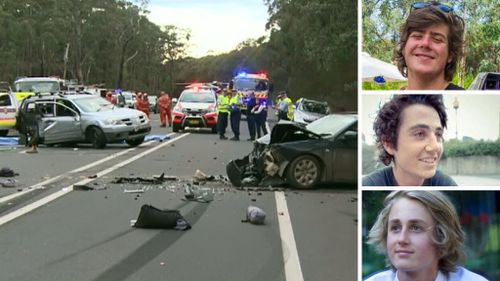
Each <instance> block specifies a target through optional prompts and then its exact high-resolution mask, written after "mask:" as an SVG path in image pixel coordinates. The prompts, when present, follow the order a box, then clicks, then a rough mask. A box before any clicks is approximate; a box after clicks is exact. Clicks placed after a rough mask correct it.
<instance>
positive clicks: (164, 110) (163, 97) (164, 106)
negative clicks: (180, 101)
mask: <svg viewBox="0 0 500 281" xmlns="http://www.w3.org/2000/svg"><path fill="white" fill-rule="evenodd" d="M171 104H172V100H171V99H170V96H169V95H168V94H166V93H165V92H164V91H161V92H160V98H158V107H159V109H160V127H165V126H166V125H167V120H168V126H169V127H172V112H171V110H170V106H171Z"/></svg>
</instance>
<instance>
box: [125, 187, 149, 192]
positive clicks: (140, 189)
mask: <svg viewBox="0 0 500 281" xmlns="http://www.w3.org/2000/svg"><path fill="white" fill-rule="evenodd" d="M144 190H145V188H139V189H125V190H123V192H125V193H144Z"/></svg>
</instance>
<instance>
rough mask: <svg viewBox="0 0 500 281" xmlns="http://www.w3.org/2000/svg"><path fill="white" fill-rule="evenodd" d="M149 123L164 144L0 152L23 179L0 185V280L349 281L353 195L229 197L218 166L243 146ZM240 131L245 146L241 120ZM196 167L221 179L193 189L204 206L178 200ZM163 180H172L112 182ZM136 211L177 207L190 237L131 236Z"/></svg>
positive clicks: (289, 192)
mask: <svg viewBox="0 0 500 281" xmlns="http://www.w3.org/2000/svg"><path fill="white" fill-rule="evenodd" d="M157 119H158V115H153V131H152V134H158V135H165V134H168V135H169V136H170V139H169V140H166V141H163V142H145V143H143V144H142V145H141V146H139V147H137V148H129V147H128V146H127V145H125V144H116V145H110V146H108V147H107V148H106V149H103V150H97V149H93V148H90V146H88V145H77V146H75V147H73V146H71V147H59V146H55V147H45V146H41V147H40V152H39V153H38V154H31V155H30V154H26V153H24V150H25V149H24V147H21V146H18V147H14V148H2V150H0V166H1V167H10V168H12V169H13V170H14V171H16V172H18V173H19V175H18V176H16V177H15V179H16V180H17V183H16V187H10V188H5V187H4V188H0V248H1V249H2V251H1V253H0V267H1V269H2V270H0V280H2V281H10V280H12V281H14V280H15V281H22V280H30V281H32V280H38V281H44V280H46V281H54V280H80V281H85V280H92V281H105V280H106V281H113V280H117V281H118V280H141V281H147V280H190V281H191V280H207V281H210V280H213V281H222V280H227V281H240V280H241V281H245V280H255V281H262V280H269V281H271V280H280V281H281V280H283V281H285V280H286V281H292V280H297V281H301V280H306V281H324V280H339V281H345V280H356V278H357V265H356V264H357V191H356V190H354V189H343V188H341V187H336V186H329V187H324V188H321V189H318V190H313V191H301V190H294V189H287V188H283V189H272V190H264V191H262V190H258V189H248V190H247V189H245V190H237V189H235V188H233V187H231V186H230V185H229V184H228V183H227V182H226V181H224V176H225V165H226V163H227V162H229V161H230V160H233V159H235V158H240V157H243V156H245V155H247V154H248V153H249V152H250V151H251V150H252V143H251V142H248V141H239V142H234V141H221V140H219V139H218V136H217V135H215V134H211V133H210V131H209V130H188V131H186V132H181V133H176V134H175V133H172V132H171V130H170V128H160V127H159V124H158V120H157ZM270 125H271V126H272V123H271V124H270ZM229 131H230V129H229ZM241 131H242V135H241V139H242V140H245V139H247V138H248V137H249V136H248V130H247V127H246V126H245V122H244V121H242V125H241ZM14 134H15V132H14ZM227 135H228V136H231V133H228V134H227ZM196 170H200V171H202V172H203V173H205V174H206V175H214V176H215V178H216V179H217V180H215V181H210V182H201V183H199V185H193V187H194V188H196V189H203V190H208V191H209V192H213V194H214V200H213V201H211V202H209V203H201V202H196V201H186V200H183V199H185V188H186V186H187V185H188V184H193V175H194V174H195V172H196ZM161 173H165V175H168V176H175V177H176V180H172V181H165V182H163V183H160V184H154V183H120V184H118V183H113V181H114V180H115V179H116V178H119V177H127V178H132V177H143V178H151V177H152V176H153V175H159V174H161ZM75 186H80V187H83V188H85V187H86V188H92V190H81V189H74V187H75ZM137 189H141V190H143V192H141V193H132V192H130V191H131V190H137ZM144 204H150V205H153V206H155V207H157V208H160V209H176V210H179V211H180V212H181V214H182V215H183V216H184V217H185V218H186V219H187V220H188V221H189V223H190V224H191V225H192V229H190V230H187V231H178V230H173V229H141V228H134V227H131V220H135V219H137V216H138V214H139V211H140V208H141V206H142V205H144ZM249 205H255V206H258V207H260V208H261V209H263V210H264V211H265V212H266V214H267V216H266V223H265V224H264V225H252V224H249V223H242V222H241V220H242V219H244V218H245V212H246V209H247V207H248V206H249Z"/></svg>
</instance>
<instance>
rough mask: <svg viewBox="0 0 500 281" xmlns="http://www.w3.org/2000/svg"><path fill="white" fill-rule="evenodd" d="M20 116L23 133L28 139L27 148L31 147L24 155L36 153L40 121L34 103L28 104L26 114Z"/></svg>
mask: <svg viewBox="0 0 500 281" xmlns="http://www.w3.org/2000/svg"><path fill="white" fill-rule="evenodd" d="M22 114H23V116H22V118H21V119H22V120H23V121H22V123H23V127H24V129H23V132H25V133H26V134H27V135H28V137H29V142H28V143H27V146H29V147H31V149H30V150H27V151H26V153H38V142H39V140H40V134H39V123H40V121H41V113H40V108H39V106H38V105H37V104H36V103H30V104H28V108H27V110H26V112H24V113H22Z"/></svg>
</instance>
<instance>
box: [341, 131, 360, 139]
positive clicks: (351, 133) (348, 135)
mask: <svg viewBox="0 0 500 281" xmlns="http://www.w3.org/2000/svg"><path fill="white" fill-rule="evenodd" d="M342 139H343V140H345V141H357V140H358V133H357V132H355V131H347V132H345V133H344V136H343V137H342Z"/></svg>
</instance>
